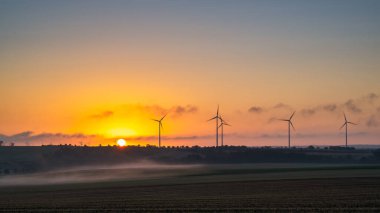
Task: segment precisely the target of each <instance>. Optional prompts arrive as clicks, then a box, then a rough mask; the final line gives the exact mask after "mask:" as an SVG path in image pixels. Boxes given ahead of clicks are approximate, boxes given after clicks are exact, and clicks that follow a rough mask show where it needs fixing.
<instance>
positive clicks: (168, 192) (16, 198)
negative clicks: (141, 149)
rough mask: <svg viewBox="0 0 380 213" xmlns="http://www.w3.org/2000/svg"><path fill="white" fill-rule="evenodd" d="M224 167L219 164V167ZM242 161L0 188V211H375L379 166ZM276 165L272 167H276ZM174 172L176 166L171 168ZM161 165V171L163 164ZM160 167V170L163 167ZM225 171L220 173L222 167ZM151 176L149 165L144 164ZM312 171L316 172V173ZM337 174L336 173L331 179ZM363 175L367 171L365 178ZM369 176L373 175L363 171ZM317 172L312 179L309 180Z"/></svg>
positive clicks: (378, 198)
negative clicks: (137, 177)
mask: <svg viewBox="0 0 380 213" xmlns="http://www.w3.org/2000/svg"><path fill="white" fill-rule="evenodd" d="M221 167H223V169H221ZM262 167H263V165H245V166H240V167H239V169H237V170H236V169H231V168H230V166H229V165H227V166H218V167H216V168H207V167H206V168H203V167H202V168H194V169H190V170H194V171H195V172H190V173H189V172H186V171H187V170H189V168H187V167H186V168H185V169H184V170H183V171H182V170H181V171H179V170H178V169H175V170H176V175H173V171H172V175H169V176H165V175H164V176H154V175H153V176H152V177H151V178H148V179H145V180H112V181H103V182H92V183H65V184H53V185H34V186H31V185H14V186H4V185H3V186H1V187H0V192H1V193H0V207H1V208H0V209H1V210H2V211H7V212H8V211H10V210H13V211H15V210H16V211H20V210H36V211H51V210H58V211H81V210H86V211H99V210H100V211H115V210H120V211H125V210H129V211H168V210H169V211H220V210H223V211H251V210H258V211H268V210H270V211H308V212H316V211H337V212H342V211H349V212H353V211H365V212H379V211H380V178H379V176H380V172H379V171H380V170H379V169H378V167H373V166H372V167H368V168H361V167H352V166H349V167H347V166H345V167H342V168H338V167H321V166H320V165H317V166H315V168H314V169H312V170H310V169H303V168H304V167H305V166H304V165H302V166H298V165H297V166H296V167H297V168H299V169H298V170H295V169H294V168H291V169H284V167H286V168H289V167H290V166H289V165H285V166H281V169H279V166H278V165H272V167H273V168H272V169H271V170H270V171H268V170H267V169H265V170H263V169H260V168H262ZM275 167H276V168H275ZM177 170H178V171H177ZM161 171H162V170H161ZM164 171H165V169H164ZM222 171H224V172H226V174H223V173H224V172H222ZM144 172H145V173H146V174H147V175H149V174H150V172H152V171H150V170H144ZM315 174H320V176H319V177H318V175H315ZM333 174H336V176H339V178H338V177H332V176H334V175H333ZM366 176H367V177H366ZM369 176H371V177H369ZM313 177H318V178H313Z"/></svg>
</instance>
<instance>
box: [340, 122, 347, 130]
mask: <svg viewBox="0 0 380 213" xmlns="http://www.w3.org/2000/svg"><path fill="white" fill-rule="evenodd" d="M345 125H347V123H346V122H344V124H343V125H342V126H341V127H340V128H339V129H342V128H343V127H344V126H345Z"/></svg>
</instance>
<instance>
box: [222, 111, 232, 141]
mask: <svg viewBox="0 0 380 213" xmlns="http://www.w3.org/2000/svg"><path fill="white" fill-rule="evenodd" d="M220 121H221V123H220V125H219V128H222V146H224V143H223V126H224V125H227V126H231V125H229V124H228V123H227V122H226V121H225V120H223V119H222V116H220Z"/></svg>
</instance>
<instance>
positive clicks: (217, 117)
mask: <svg viewBox="0 0 380 213" xmlns="http://www.w3.org/2000/svg"><path fill="white" fill-rule="evenodd" d="M214 119H215V120H216V135H215V136H216V147H218V145H219V143H218V138H219V137H218V136H219V131H218V129H219V119H220V116H219V105H218V108H217V110H216V116H215V117H213V118H210V119H209V120H207V121H211V120H214Z"/></svg>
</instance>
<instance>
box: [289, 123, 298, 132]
mask: <svg viewBox="0 0 380 213" xmlns="http://www.w3.org/2000/svg"><path fill="white" fill-rule="evenodd" d="M289 123H290V125H291V126H292V128H293V130H294V131H295V130H296V129H295V128H294V126H293V123H292V122H291V121H289Z"/></svg>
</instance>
